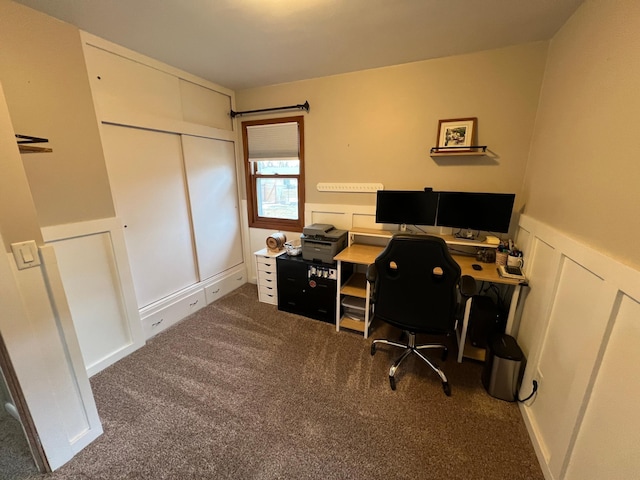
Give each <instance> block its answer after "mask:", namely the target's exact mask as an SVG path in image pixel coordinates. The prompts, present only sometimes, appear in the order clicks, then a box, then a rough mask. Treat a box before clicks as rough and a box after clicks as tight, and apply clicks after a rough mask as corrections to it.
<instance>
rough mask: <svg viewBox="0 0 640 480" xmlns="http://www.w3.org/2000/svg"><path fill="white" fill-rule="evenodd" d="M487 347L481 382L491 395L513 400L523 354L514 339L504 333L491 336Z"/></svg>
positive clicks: (509, 400) (517, 386)
mask: <svg viewBox="0 0 640 480" xmlns="http://www.w3.org/2000/svg"><path fill="white" fill-rule="evenodd" d="M488 347H489V348H488V349H487V356H486V359H485V363H484V369H483V370H482V384H483V385H484V388H485V389H486V390H487V392H488V393H489V395H491V396H492V397H495V398H499V399H501V400H506V401H507V402H514V401H515V400H516V398H517V394H518V388H519V386H520V385H519V383H520V371H521V366H522V360H523V359H524V354H523V353H522V350H521V349H520V347H519V346H518V343H517V342H516V339H515V338H513V337H512V336H510V335H507V334H504V333H503V334H499V335H494V336H493V337H491V339H490V340H489V342H488Z"/></svg>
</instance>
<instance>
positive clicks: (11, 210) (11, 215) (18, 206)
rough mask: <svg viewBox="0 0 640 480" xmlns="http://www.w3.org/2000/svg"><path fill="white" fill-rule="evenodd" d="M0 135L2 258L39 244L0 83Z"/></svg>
mask: <svg viewBox="0 0 640 480" xmlns="http://www.w3.org/2000/svg"><path fill="white" fill-rule="evenodd" d="M0 133H1V134H0V172H1V173H0V234H1V235H0V237H1V238H2V240H3V242H4V246H0V255H2V253H1V252H4V251H5V250H6V251H7V252H10V251H11V244H12V243H15V242H24V241H26V240H35V241H36V243H38V244H39V245H42V243H43V241H42V234H41V233H40V230H39V229H38V222H37V217H36V209H35V206H34V204H33V199H32V197H31V192H30V191H29V184H28V183H27V177H26V175H25V173H24V168H23V166H22V162H21V161H20V154H19V153H18V147H17V146H16V141H15V137H14V131H13V126H12V125H11V118H10V117H9V111H8V109H7V106H6V101H5V96H4V92H3V88H2V83H1V82H0ZM0 383H2V382H0Z"/></svg>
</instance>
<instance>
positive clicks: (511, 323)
mask: <svg viewBox="0 0 640 480" xmlns="http://www.w3.org/2000/svg"><path fill="white" fill-rule="evenodd" d="M520 290H522V285H516V286H515V287H514V288H513V295H511V304H510V305H509V315H508V316H507V327H506V328H505V333H506V334H507V335H511V336H514V335H515V334H517V333H518V332H516V331H515V330H516V328H515V327H516V325H515V320H516V309H517V308H518V299H519V298H520Z"/></svg>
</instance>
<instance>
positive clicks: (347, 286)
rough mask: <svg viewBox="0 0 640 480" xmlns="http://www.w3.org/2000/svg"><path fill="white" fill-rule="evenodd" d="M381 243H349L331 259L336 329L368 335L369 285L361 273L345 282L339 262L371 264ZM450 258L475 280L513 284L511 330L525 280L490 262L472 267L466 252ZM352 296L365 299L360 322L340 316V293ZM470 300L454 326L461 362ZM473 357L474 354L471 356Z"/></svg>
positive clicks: (509, 331) (510, 314)
mask: <svg viewBox="0 0 640 480" xmlns="http://www.w3.org/2000/svg"><path fill="white" fill-rule="evenodd" d="M383 249H384V246H380V245H366V244H357V243H356V244H351V245H350V246H349V247H347V248H345V249H344V250H342V251H341V252H340V253H338V254H337V255H336V256H335V257H334V260H335V261H336V262H338V264H337V270H338V279H337V280H338V285H342V287H341V288H338V289H337V290H338V292H337V301H336V331H340V328H341V327H342V328H348V329H350V330H357V331H360V332H362V333H363V334H364V338H367V337H368V335H369V327H370V326H371V319H370V315H369V314H370V303H369V302H370V299H371V286H370V284H369V282H367V280H366V278H365V274H364V273H363V272H355V273H353V275H352V276H351V277H350V278H348V279H347V281H346V282H345V283H344V285H343V282H342V278H341V273H340V272H341V270H342V268H341V267H342V262H348V263H351V264H355V265H363V266H366V265H370V264H372V263H373V262H374V261H375V259H376V257H377V256H378V255H379V254H380V252H382V250H383ZM452 257H453V259H454V260H455V261H456V262H457V263H458V265H460V270H461V271H462V275H469V276H471V277H473V278H474V279H476V280H480V281H484V282H491V283H498V284H502V285H512V286H513V287H514V289H513V294H512V296H511V304H510V306H509V315H508V317H507V326H506V328H505V332H506V333H508V334H509V333H511V332H512V330H513V326H514V320H515V314H516V307H517V304H518V299H519V297H520V290H521V289H522V285H523V284H524V282H522V281H520V280H514V279H510V278H503V277H501V276H500V275H499V274H498V270H497V268H496V265H495V264H493V263H482V264H481V265H482V270H474V269H473V268H472V267H471V265H472V264H473V263H478V262H477V260H476V259H475V258H474V257H471V256H466V255H452ZM341 294H343V295H351V296H354V297H359V298H364V299H365V319H364V322H362V321H355V320H352V319H350V318H343V317H342V316H341V312H340V296H341ZM472 301H473V299H471V298H470V299H469V300H467V303H466V305H465V311H464V318H463V321H462V328H461V329H460V330H459V329H458V328H456V336H457V339H458V362H462V357H463V355H464V352H465V344H466V339H467V329H468V327H469V315H470V313H471V303H472ZM472 356H473V355H472Z"/></svg>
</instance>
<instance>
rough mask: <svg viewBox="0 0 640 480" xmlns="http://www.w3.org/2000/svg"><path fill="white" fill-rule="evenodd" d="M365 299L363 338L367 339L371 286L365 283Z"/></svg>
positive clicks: (369, 321)
mask: <svg viewBox="0 0 640 480" xmlns="http://www.w3.org/2000/svg"><path fill="white" fill-rule="evenodd" d="M366 292H367V293H366V295H367V298H366V299H365V301H364V338H368V337H369V325H370V324H371V312H370V311H369V309H370V308H371V303H370V302H371V284H370V283H369V282H368V281H367V289H366Z"/></svg>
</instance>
